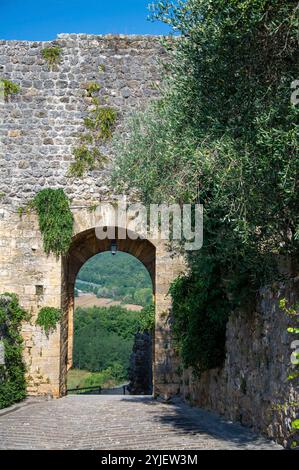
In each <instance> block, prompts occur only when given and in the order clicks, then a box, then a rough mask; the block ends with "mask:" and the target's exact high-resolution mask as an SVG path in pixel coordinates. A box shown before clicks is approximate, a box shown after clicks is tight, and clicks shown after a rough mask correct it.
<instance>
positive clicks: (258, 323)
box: [181, 278, 299, 445]
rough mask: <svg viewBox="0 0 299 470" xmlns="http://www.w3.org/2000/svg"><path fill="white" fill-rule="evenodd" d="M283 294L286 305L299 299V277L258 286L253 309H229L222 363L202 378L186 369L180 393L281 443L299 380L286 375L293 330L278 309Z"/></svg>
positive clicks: (296, 405)
mask: <svg viewBox="0 0 299 470" xmlns="http://www.w3.org/2000/svg"><path fill="white" fill-rule="evenodd" d="M282 298H286V299H287V300H288V302H289V305H294V304H295V303H296V302H298V299H299V278H296V279H294V280H291V281H289V282H288V283H287V284H282V285H280V286H279V287H278V288H276V289H272V288H264V289H261V291H260V295H259V299H258V303H257V308H256V311H251V310H250V308H248V309H247V310H242V311H239V312H235V313H233V314H232V315H231V317H230V320H229V323H228V325H227V341H226V349H227V353H226V360H225V364H224V367H223V368H222V369H221V370H219V369H215V370H211V371H209V372H206V373H204V374H202V376H201V378H200V379H196V378H194V377H193V376H192V374H191V373H190V371H184V373H183V377H182V386H181V393H182V394H183V396H184V397H185V398H186V399H187V400H191V402H193V403H194V404H196V405H199V406H202V407H204V408H207V409H209V410H213V411H216V412H217V413H220V414H222V415H224V416H225V417H226V418H229V419H231V420H233V421H240V422H241V423H243V424H244V425H246V426H251V427H253V429H254V430H255V431H260V432H263V433H264V434H266V435H267V436H269V437H270V438H274V439H275V440H276V441H278V442H280V443H281V444H284V445H285V444H286V443H287V436H289V434H290V431H289V430H290V423H291V421H292V420H294V419H295V418H296V416H297V417H298V413H299V387H298V379H297V380H296V381H289V380H287V376H288V372H289V367H290V364H291V354H292V349H291V343H292V341H293V340H294V335H291V334H289V333H288V332H287V328H288V327H289V326H290V324H291V321H290V319H289V318H288V317H287V315H286V314H285V313H284V312H282V311H281V310H280V309H279V300H280V299H282ZM285 404H288V405H290V406H285Z"/></svg>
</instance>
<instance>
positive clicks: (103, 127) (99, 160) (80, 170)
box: [68, 82, 117, 178]
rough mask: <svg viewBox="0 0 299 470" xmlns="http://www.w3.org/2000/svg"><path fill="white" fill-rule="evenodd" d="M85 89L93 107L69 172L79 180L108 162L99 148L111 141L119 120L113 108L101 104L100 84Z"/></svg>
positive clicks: (87, 85) (88, 85) (74, 152)
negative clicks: (99, 95) (116, 122)
mask: <svg viewBox="0 0 299 470" xmlns="http://www.w3.org/2000/svg"><path fill="white" fill-rule="evenodd" d="M84 88H85V93H86V97H87V98H88V99H89V100H91V105H92V106H91V109H90V111H89V113H88V115H87V116H86V117H85V119H84V127H85V130H86V132H84V133H83V134H82V135H81V136H80V145H79V146H78V147H75V148H74V149H73V156H74V158H75V160H74V162H73V163H72V164H71V165H70V168H69V172H68V175H69V176H72V177H78V178H80V177H83V176H84V174H85V173H86V172H87V171H89V170H94V169H95V168H100V167H101V166H102V165H103V164H104V163H105V162H106V161H107V157H106V156H105V155H103V154H102V153H101V151H100V150H99V148H100V146H101V145H103V144H104V143H105V142H106V141H107V140H109V139H111V137H112V132H113V128H114V125H115V121H116V118H117V113H116V111H115V110H114V109H113V108H111V107H109V106H104V105H102V104H101V102H100V99H99V97H98V96H97V94H98V92H99V91H100V89H101V85H100V84H99V83H96V82H90V83H86V84H85V85H84Z"/></svg>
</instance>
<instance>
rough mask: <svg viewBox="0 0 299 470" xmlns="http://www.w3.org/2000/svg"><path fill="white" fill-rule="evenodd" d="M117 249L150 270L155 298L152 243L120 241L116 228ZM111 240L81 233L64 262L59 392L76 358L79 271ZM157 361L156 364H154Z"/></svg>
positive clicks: (88, 233) (63, 387) (90, 231)
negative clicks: (74, 325)
mask: <svg viewBox="0 0 299 470" xmlns="http://www.w3.org/2000/svg"><path fill="white" fill-rule="evenodd" d="M115 240H116V243H117V250H118V251H121V252H125V253H128V254H130V255H132V256H134V257H135V258H137V259H138V260H139V261H141V263H142V264H143V265H144V266H145V267H146V269H147V270H148V272H149V274H150V277H151V280H152V286H153V293H154V296H155V286H156V276H155V273H156V247H155V245H154V244H153V243H151V242H150V241H149V240H140V239H137V240H132V239H130V238H129V237H127V238H126V239H119V237H118V230H117V229H116V238H115ZM110 246H111V240H108V239H105V240H99V239H98V238H97V237H96V231H95V229H89V230H86V231H84V232H80V233H79V234H77V235H76V236H75V237H74V238H73V242H72V245H71V247H70V249H69V253H68V255H67V256H66V257H65V258H64V260H63V290H62V302H63V304H62V305H63V312H64V316H63V321H62V328H61V339H60V340H61V357H60V360H61V365H60V393H61V394H62V395H64V394H65V393H66V374H67V371H68V370H69V369H70V368H71V367H72V356H73V318H74V288H75V282H76V277H77V274H78V272H79V271H80V269H81V267H82V266H83V265H84V264H85V263H86V262H87V261H88V260H89V259H90V258H92V257H93V256H95V255H97V254H99V253H103V252H107V251H109V250H110ZM153 362H154V361H153Z"/></svg>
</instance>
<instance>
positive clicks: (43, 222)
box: [31, 188, 74, 257]
mask: <svg viewBox="0 0 299 470" xmlns="http://www.w3.org/2000/svg"><path fill="white" fill-rule="evenodd" d="M31 206H32V207H33V208H34V209H35V210H36V211H37V214H38V218H39V228H40V231H41V234H42V237H43V243H44V250H45V252H46V253H47V254H49V253H54V254H55V255H56V256H57V257H58V256H60V255H62V254H65V253H67V251H68V249H69V247H70V244H71V241H72V234H73V223H74V221H73V215H72V212H71V209H70V204H69V200H68V198H67V197H66V195H65V193H64V191H63V189H51V188H47V189H43V190H42V191H40V192H39V193H37V195H36V196H35V198H34V199H33V201H32V203H31Z"/></svg>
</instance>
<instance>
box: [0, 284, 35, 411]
mask: <svg viewBox="0 0 299 470" xmlns="http://www.w3.org/2000/svg"><path fill="white" fill-rule="evenodd" d="M28 320H29V315H28V313H27V312H26V311H25V310H23V309H22V308H21V307H20V306H19V301H18V298H17V296H16V295H15V294H10V293H5V294H1V295H0V338H1V340H2V341H3V343H4V351H5V365H0V409H1V408H5V407H7V406H9V405H11V404H13V403H15V402H18V401H20V400H22V399H23V398H25V396H26V380H25V372H26V367H25V364H24V362H23V357H22V353H23V338H22V336H21V325H22V322H23V321H28Z"/></svg>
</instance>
